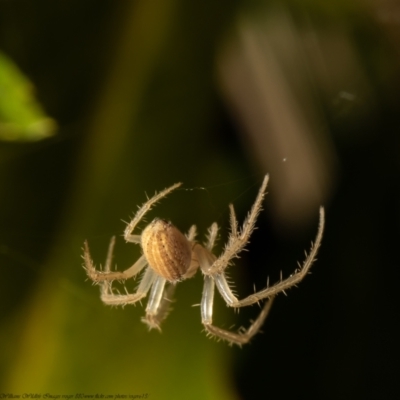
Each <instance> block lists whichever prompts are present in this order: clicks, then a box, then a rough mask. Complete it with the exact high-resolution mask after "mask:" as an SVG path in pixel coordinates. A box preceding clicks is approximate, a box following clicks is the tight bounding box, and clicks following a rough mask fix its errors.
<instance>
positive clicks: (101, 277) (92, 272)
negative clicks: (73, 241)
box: [83, 236, 147, 283]
mask: <svg viewBox="0 0 400 400" xmlns="http://www.w3.org/2000/svg"><path fill="white" fill-rule="evenodd" d="M114 245H115V236H113V237H112V238H111V240H110V244H109V246H108V252H107V258H106V263H105V266H104V271H98V270H97V269H96V267H95V265H94V263H93V260H92V257H91V255H90V250H89V244H88V242H87V241H85V243H84V249H83V259H84V261H85V265H84V268H85V270H86V273H87V275H88V277H89V278H90V279H91V280H92V281H93V282H94V283H99V282H103V281H115V280H126V279H129V278H132V277H133V276H135V275H137V274H138V273H139V272H140V271H141V270H142V269H143V268H144V267H145V266H146V264H147V261H146V259H145V257H144V256H141V257H140V258H139V259H138V260H137V261H136V262H135V264H133V265H132V266H131V267H130V268H128V269H126V270H125V271H122V272H121V271H111V262H112V256H113V250H114Z"/></svg>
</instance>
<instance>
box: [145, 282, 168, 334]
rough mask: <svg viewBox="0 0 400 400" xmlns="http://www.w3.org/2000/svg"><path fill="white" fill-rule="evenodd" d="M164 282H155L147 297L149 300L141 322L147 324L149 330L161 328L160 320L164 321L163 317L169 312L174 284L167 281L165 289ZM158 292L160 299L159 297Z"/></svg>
mask: <svg viewBox="0 0 400 400" xmlns="http://www.w3.org/2000/svg"><path fill="white" fill-rule="evenodd" d="M161 279H164V278H161ZM164 281H165V280H164ZM167 283H168V282H167ZM164 284H165V282H164ZM164 284H163V283H162V282H161V284H160V283H159V284H158V285H157V282H155V284H154V285H153V288H152V291H151V293H150V297H149V302H148V304H147V307H146V315H145V316H144V317H143V318H142V322H144V323H145V324H147V326H148V327H149V329H150V330H151V329H154V328H155V329H158V330H161V329H160V324H161V322H162V321H164V319H165V318H167V316H168V314H169V312H170V311H171V307H170V306H171V302H172V297H173V294H174V292H175V288H176V285H175V284H172V283H169V284H168V286H167V287H166V289H165V288H164ZM160 292H161V299H159V296H160Z"/></svg>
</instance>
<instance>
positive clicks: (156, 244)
mask: <svg viewBox="0 0 400 400" xmlns="http://www.w3.org/2000/svg"><path fill="white" fill-rule="evenodd" d="M267 183H268V175H267V176H266V177H265V178H264V181H263V183H262V185H261V188H260V190H259V192H258V195H257V198H256V201H255V202H254V204H253V206H252V208H251V210H250V212H249V214H248V216H247V218H246V220H245V221H244V223H243V225H242V226H241V227H239V225H238V222H237V219H236V215H235V211H234V208H233V206H232V205H230V206H229V208H230V225H231V233H230V236H229V239H228V243H227V244H226V246H225V249H224V251H223V252H222V254H221V255H219V256H216V255H214V254H213V252H212V250H213V247H214V243H215V239H216V237H217V234H218V226H217V224H216V223H214V224H212V225H211V227H210V229H209V234H208V241H207V243H205V244H203V245H202V244H200V243H198V242H196V241H195V236H196V227H195V226H194V225H193V226H192V227H191V228H190V230H189V232H188V234H187V235H184V234H183V233H181V232H180V231H179V230H178V229H177V228H176V227H175V226H174V225H172V224H171V223H170V222H168V221H165V220H161V219H155V220H153V221H152V222H151V223H150V224H149V225H148V226H147V227H146V228H145V229H144V230H143V232H142V234H141V235H133V234H132V232H133V231H134V229H135V227H136V225H137V224H138V223H139V221H140V220H141V219H142V218H143V216H144V215H145V214H146V213H147V212H148V211H149V210H150V209H151V208H152V206H153V205H154V204H155V203H156V202H157V201H159V200H160V199H162V198H163V197H165V196H166V195H167V194H168V193H170V192H172V191H173V190H174V189H176V188H177V187H179V186H180V185H181V184H180V183H176V184H175V185H172V186H171V187H169V188H167V189H165V190H163V191H162V192H160V193H158V194H156V195H155V196H153V197H152V198H151V199H149V200H148V201H147V202H146V203H144V204H143V205H142V207H140V208H139V210H138V212H137V213H136V215H135V216H134V218H133V219H132V220H131V222H129V223H128V224H127V227H126V228H125V231H124V238H125V240H126V241H127V242H131V243H137V244H139V245H140V246H141V247H142V250H143V255H142V256H141V257H140V258H139V259H138V260H137V261H136V263H135V264H133V265H132V267H130V268H128V269H127V270H125V271H122V272H119V271H111V259H112V253H113V248H114V243H115V238H112V239H111V242H110V245H109V249H108V255H107V260H106V264H105V267H104V271H98V270H96V268H95V266H94V264H93V261H92V258H91V256H90V252H89V246H88V243H87V242H85V247H84V255H83V258H84V261H85V265H84V267H85V269H86V272H87V274H88V276H89V278H90V279H91V280H92V281H93V282H95V283H98V284H100V286H101V299H102V300H103V302H104V303H106V304H110V305H126V304H133V303H136V302H137V301H139V300H141V299H143V298H144V297H145V296H147V293H148V292H149V291H150V295H149V301H148V303H147V307H146V316H145V317H144V318H143V321H144V322H145V323H147V324H148V325H149V327H150V328H159V326H160V323H161V322H162V320H163V319H164V318H165V317H166V315H167V311H168V302H169V301H170V297H171V295H172V291H173V290H174V288H175V284H176V283H177V282H179V281H183V280H185V279H188V278H190V277H192V276H193V275H194V274H195V273H196V271H197V269H199V268H200V269H201V272H202V274H203V275H204V288H203V295H202V300H201V320H202V323H203V325H204V327H205V329H206V331H207V332H208V333H209V334H210V335H212V336H215V337H218V338H221V339H224V340H226V341H228V342H229V343H233V344H238V345H242V344H244V343H247V342H248V341H249V340H250V339H251V338H252V337H253V336H254V335H255V334H256V333H257V332H258V331H259V329H260V327H261V325H262V324H263V322H264V320H265V318H266V317H267V315H268V312H269V310H270V308H271V305H272V301H273V298H274V296H275V295H277V294H278V293H280V292H284V291H285V290H286V289H289V288H290V287H292V286H294V285H296V284H297V283H299V282H300V281H301V280H302V279H303V278H304V277H305V276H306V275H307V273H308V271H309V269H310V267H311V265H312V263H313V261H314V260H315V257H316V255H317V251H318V248H319V246H320V244H321V240H322V234H323V230H324V209H323V208H322V207H321V208H320V219H319V228H318V233H317V237H316V239H315V243H314V244H313V245H312V247H311V250H310V253H309V255H308V256H307V258H306V260H305V261H304V262H303V265H302V266H301V268H299V269H297V270H296V271H295V272H294V273H293V274H292V275H291V276H290V277H289V278H287V279H285V280H281V281H280V282H278V283H276V284H275V285H272V286H267V287H266V288H265V289H263V290H261V291H259V292H256V293H254V294H251V295H250V296H247V297H245V298H244V299H242V300H238V299H237V298H236V297H235V295H234V294H233V293H232V290H231V288H230V286H229V284H228V282H227V279H226V276H225V269H226V268H227V267H228V265H229V264H230V262H231V261H232V259H234V258H236V257H238V254H239V253H240V252H241V251H242V250H243V249H244V247H245V246H246V244H247V243H248V241H249V239H250V235H251V233H252V231H253V230H254V226H255V222H256V219H257V216H258V214H259V212H260V210H261V204H262V201H263V198H264V196H265V190H266V188H267ZM145 267H146V270H145V272H144V274H143V276H142V278H141V281H140V284H139V286H138V288H137V290H136V292H135V293H132V294H131V293H128V292H127V293H126V294H119V293H114V292H113V290H112V282H113V281H114V280H118V281H125V280H126V279H129V278H132V277H134V276H135V275H137V274H138V273H139V272H140V271H141V270H142V269H143V268H145ZM166 284H168V287H167V288H166ZM215 286H217V289H218V291H219V293H220V294H221V296H222V298H223V299H224V300H225V302H226V304H227V305H228V306H230V307H234V308H239V307H245V306H249V305H251V304H254V303H258V302H259V301H261V300H264V299H268V301H267V302H266V304H265V305H264V307H263V308H262V310H261V312H260V314H259V316H258V318H257V319H256V320H255V321H254V322H253V323H252V324H251V325H250V327H249V328H248V329H247V330H246V331H240V332H231V331H227V330H224V329H221V328H218V327H216V326H214V325H213V324H212V314H213V302H214V289H215Z"/></svg>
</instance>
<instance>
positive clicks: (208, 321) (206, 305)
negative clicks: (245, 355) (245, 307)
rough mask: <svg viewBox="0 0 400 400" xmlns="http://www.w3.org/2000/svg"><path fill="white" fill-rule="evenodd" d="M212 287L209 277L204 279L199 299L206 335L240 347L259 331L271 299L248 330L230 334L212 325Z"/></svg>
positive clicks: (271, 300)
mask: <svg viewBox="0 0 400 400" xmlns="http://www.w3.org/2000/svg"><path fill="white" fill-rule="evenodd" d="M214 287H215V282H214V279H213V278H212V277H211V276H205V277H204V288H203V296H202V299H201V321H202V323H203V325H204V328H205V329H206V331H207V333H208V334H210V335H211V336H214V337H218V338H221V339H223V340H226V341H227V342H229V343H230V344H237V345H239V346H241V345H242V344H246V343H248V342H249V341H250V339H251V338H252V337H253V336H254V335H255V334H256V333H257V332H258V331H259V330H260V328H261V326H262V325H263V323H264V321H265V319H266V318H267V316H268V313H269V311H270V309H271V306H272V302H273V297H271V298H270V299H269V301H267V302H266V303H265V305H264V307H263V308H262V310H261V312H260V314H259V316H258V317H257V319H256V320H255V321H254V322H253V323H252V324H251V325H250V327H249V328H248V329H246V330H245V329H243V328H241V329H240V330H239V332H237V333H236V332H231V331H228V330H225V329H221V328H218V327H216V326H214V325H213V324H212V314H213V303H214Z"/></svg>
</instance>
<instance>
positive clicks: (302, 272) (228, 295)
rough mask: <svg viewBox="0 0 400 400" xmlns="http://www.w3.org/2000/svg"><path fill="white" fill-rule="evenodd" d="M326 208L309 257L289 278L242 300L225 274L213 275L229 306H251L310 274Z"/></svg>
mask: <svg viewBox="0 0 400 400" xmlns="http://www.w3.org/2000/svg"><path fill="white" fill-rule="evenodd" d="M324 221H325V219H324V209H323V208H322V207H321V208H320V219H319V227H318V233H317V236H316V238H315V243H313V245H312V246H311V250H310V253H309V254H308V256H307V258H306V259H305V261H304V262H303V265H302V266H301V268H300V269H299V270H297V271H296V272H295V273H294V274H293V275H291V276H290V277H289V278H287V279H285V280H283V281H280V282H278V283H276V284H275V285H273V286H270V287H267V288H265V289H263V290H260V291H259V292H257V293H254V294H251V295H250V296H247V297H246V298H244V299H242V300H237V299H236V297H235V296H234V295H233V293H232V291H231V289H230V287H229V284H228V282H227V280H226V277H225V275H224V274H223V273H222V274H216V275H213V278H214V280H215V283H216V285H217V288H218V290H219V292H220V293H221V296H222V297H223V298H224V300H225V301H226V303H227V304H228V306H230V307H245V306H249V305H251V304H254V303H257V302H259V301H260V300H263V299H265V298H271V297H273V296H275V295H277V294H278V293H280V292H284V291H285V290H286V289H289V288H291V287H293V286H295V285H297V284H298V283H299V282H300V281H301V280H303V278H304V277H305V276H306V275H307V274H308V272H309V270H310V268H311V265H312V264H313V262H314V261H315V259H316V256H317V252H318V248H319V246H320V244H321V240H322V235H323V231H324Z"/></svg>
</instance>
